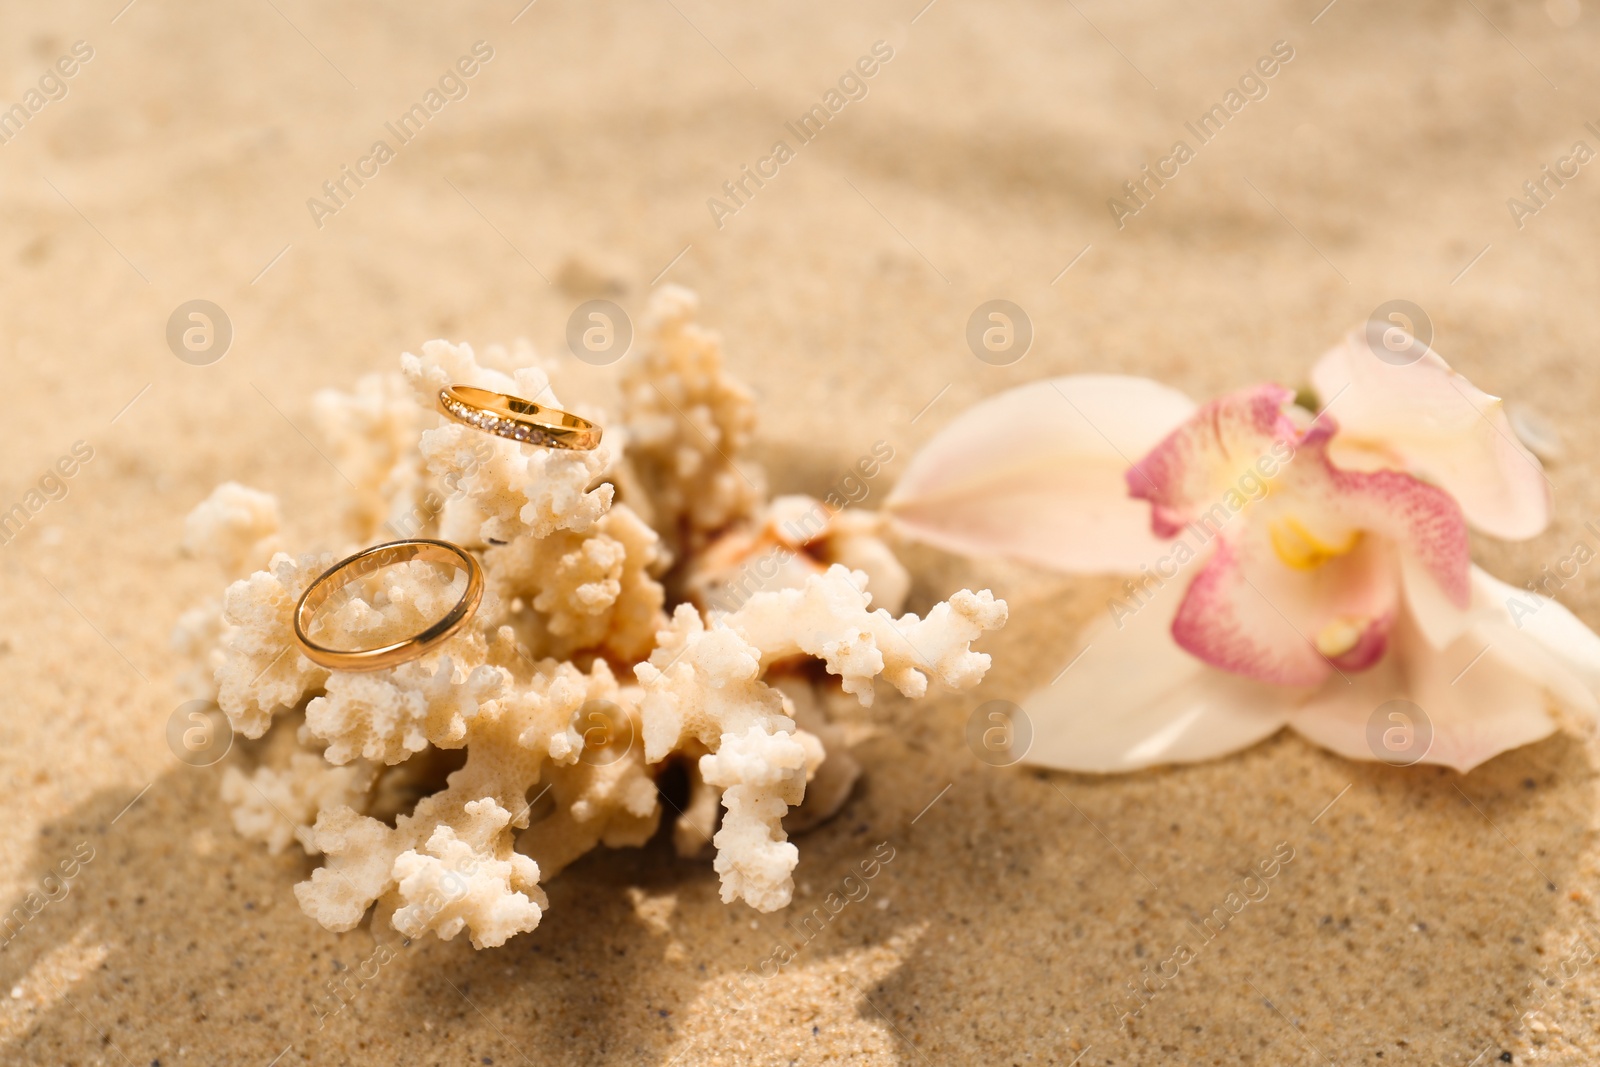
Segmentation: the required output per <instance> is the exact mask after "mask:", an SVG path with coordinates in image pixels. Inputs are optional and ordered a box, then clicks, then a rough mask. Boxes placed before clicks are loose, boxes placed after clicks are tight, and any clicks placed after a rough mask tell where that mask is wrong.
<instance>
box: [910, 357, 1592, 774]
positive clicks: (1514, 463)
mask: <svg viewBox="0 0 1600 1067" xmlns="http://www.w3.org/2000/svg"><path fill="white" fill-rule="evenodd" d="M1415 351H1416V352H1417V353H1419V354H1418V356H1417V358H1416V359H1415V360H1414V361H1412V362H1409V363H1406V364H1403V365H1400V364H1396V363H1392V362H1387V361H1385V360H1382V359H1379V358H1378V357H1377V356H1375V355H1374V354H1373V352H1372V350H1371V349H1369V347H1368V346H1367V344H1366V342H1365V340H1364V335H1363V333H1362V332H1361V331H1357V332H1354V333H1352V334H1351V335H1350V336H1349V337H1347V338H1346V339H1345V341H1344V342H1343V343H1342V344H1340V345H1338V346H1337V347H1335V348H1334V349H1333V350H1332V351H1330V352H1329V353H1328V354H1327V355H1326V356H1324V357H1323V358H1322V359H1321V360H1320V361H1319V362H1318V363H1317V364H1316V367H1315V369H1314V370H1313V373H1312V383H1313V386H1314V388H1315V391H1316V394H1317V397H1318V402H1319V404H1320V406H1321V410H1320V411H1319V412H1317V413H1315V414H1314V413H1313V412H1312V411H1310V410H1307V409H1306V408H1305V407H1303V406H1301V405H1300V404H1297V403H1296V398H1295V394H1294V393H1292V392H1291V391H1290V390H1288V389H1285V388H1283V387H1281V386H1277V385H1271V384H1264V385H1256V386H1252V387H1250V388H1247V389H1243V390H1240V391H1239V392H1236V393H1232V394H1229V395H1227V396H1223V397H1221V398H1219V399H1216V400H1212V401H1210V402H1208V403H1205V404H1202V405H1199V406H1196V405H1195V404H1194V403H1193V402H1192V401H1190V400H1189V399H1188V398H1186V397H1184V396H1183V395H1182V394H1180V393H1177V392H1176V391H1174V390H1172V389H1169V388H1167V387H1166V386H1163V385H1160V384H1158V383H1156V382H1152V381H1148V380H1145V379H1139V378H1129V377H1118V376H1103V375H1102V376H1069V377H1064V378H1057V379H1053V380H1050V381H1044V382H1036V383H1033V384H1031V385H1025V386H1022V387H1020V388H1017V389H1012V390H1010V391H1008V392H1005V393H1001V394H999V395H998V396H995V397H992V398H990V399H989V400H987V401H984V402H983V403H980V404H978V405H977V406H976V407H974V408H972V409H970V410H969V411H967V412H966V413H964V414H963V415H961V416H960V417H958V418H957V419H956V420H955V421H954V422H953V423H952V424H951V425H949V426H948V427H946V428H945V429H944V430H942V431H941V432H940V433H939V434H938V435H936V436H935V437H934V438H933V439H932V440H931V441H930V442H929V443H928V444H927V445H926V446H924V448H923V449H922V450H921V451H920V452H919V453H918V454H917V455H916V456H915V457H914V458H913V460H912V462H911V463H910V465H909V466H908V469H907V471H906V474H905V476H904V478H903V479H902V480H901V481H900V483H899V484H898V485H897V486H896V488H895V490H894V492H893V493H892V494H891V495H890V498H889V500H888V503H887V505H886V510H887V512H888V514H889V516H890V518H891V521H892V522H893V524H894V525H895V527H896V529H897V530H898V531H899V532H900V533H901V534H902V535H905V536H908V537H912V538H916V539H920V540H923V541H926V542H928V543H931V544H934V545H936V546H940V547H943V548H946V549H949V550H953V551H958V552H963V553H966V554H970V555H988V554H994V555H1003V556H1009V557H1011V558H1014V559H1018V560H1021V561H1024V562H1028V563H1032V564H1036V565H1042V566H1046V567H1050V568H1054V569H1057V570H1061V571H1066V572H1069V573H1080V574H1119V575H1124V576H1126V577H1125V580H1124V581H1123V583H1122V586H1121V589H1120V590H1119V591H1118V592H1117V594H1116V595H1114V596H1113V597H1111V598H1110V599H1109V600H1108V602H1107V612H1106V616H1105V617H1104V618H1102V619H1101V620H1100V621H1099V622H1098V623H1096V624H1095V625H1094V626H1092V627H1091V629H1090V630H1089V632H1088V633H1087V634H1086V635H1085V638H1084V640H1083V641H1082V642H1081V648H1080V649H1078V650H1075V658H1072V659H1069V660H1068V661H1067V664H1068V665H1067V667H1066V669H1065V670H1064V671H1063V672H1062V673H1061V674H1060V675H1059V676H1058V677H1057V678H1056V681H1055V682H1053V683H1052V684H1051V685H1049V686H1047V687H1045V688H1044V689H1042V690H1040V691H1039V692H1037V693H1035V694H1033V695H1032V696H1031V697H1030V698H1028V699H1027V700H1026V701H1025V702H1024V704H1023V708H1024V710H1025V711H1026V712H1027V714H1028V717H1029V719H1030V722H1031V725H1032V742H1031V747H1030V748H1029V750H1028V751H1027V752H1026V753H1025V754H1021V755H1023V756H1024V758H1026V759H1027V760H1028V761H1029V762H1031V763H1036V764H1041V765H1044V766H1049V767H1056V768H1061V769H1067V770H1076V771H1092V772H1116V771H1127V770H1133V769H1135V768H1139V767H1145V766H1149V765H1152V764H1158V763H1175V762H1191V761H1196V760H1204V759H1210V758H1214V757H1217V756H1221V755H1224V754H1226V753H1229V752H1233V751H1236V750H1238V749H1241V748H1244V747H1246V746H1248V745H1251V744H1254V743H1255V742H1257V741H1260V740H1262V739H1264V738H1266V737H1268V736H1270V735H1272V734H1274V733H1276V732H1277V731H1278V730H1279V729H1280V728H1282V727H1284V726H1289V727H1292V728H1293V729H1295V730H1296V731H1298V732H1299V733H1300V734H1302V735H1304V736H1305V737H1307V738H1309V739H1310V740H1312V741H1313V742H1315V743H1317V744H1320V745H1322V746H1324V747H1326V748H1328V749H1331V750H1332V751H1334V752H1337V753H1339V754H1341V755H1343V756H1346V757H1350V758H1354V759H1385V760H1387V761H1389V762H1397V763H1411V762H1418V761H1424V762H1429V763H1438V764H1444V765H1447V766H1450V767H1454V768H1456V769H1457V770H1460V771H1467V770H1470V769H1471V768H1472V767H1475V766H1477V765H1478V764H1479V763H1482V762H1483V761H1484V760H1487V759H1489V758H1490V757H1492V756H1494V755H1496V754H1497V753H1500V752H1503V751H1505V750H1507V749H1510V748H1514V747H1516V746H1519V745H1524V744H1528V743H1530V742H1532V741H1536V740H1539V739H1540V738H1543V737H1545V736H1548V735H1549V734H1550V733H1551V732H1553V731H1554V730H1555V729H1556V726H1557V721H1558V720H1557V718H1556V714H1557V713H1562V712H1564V713H1568V714H1573V715H1579V716H1583V717H1586V718H1590V719H1592V718H1593V717H1594V716H1595V715H1596V713H1597V711H1600V704H1597V702H1596V693H1597V692H1600V637H1597V636H1596V635H1595V634H1594V633H1593V632H1591V631H1590V630H1589V629H1587V628H1586V627H1585V626H1584V625H1583V624H1582V623H1580V622H1579V621H1578V620H1577V619H1576V618H1575V617H1574V616H1573V615H1572V614H1571V613H1570V612H1568V611H1567V610H1566V609H1565V608H1563V607H1561V606H1560V605H1559V604H1556V603H1555V602H1553V601H1551V600H1549V599H1548V598H1545V597H1542V596H1539V595H1538V594H1535V593H1530V592H1525V591H1523V590H1519V589H1515V588H1513V587H1511V586H1508V585H1506V584H1504V583H1502V582H1500V581H1498V580H1496V579H1495V578H1493V577H1491V576H1490V575H1488V574H1487V573H1485V572H1484V571H1482V570H1481V569H1479V568H1478V567H1476V566H1474V565H1473V563H1472V561H1471V558H1470V555H1469V542H1468V529H1469V527H1470V528H1475V529H1477V530H1479V531H1480V532H1482V533H1486V534H1489V535H1491V536H1494V537H1499V538H1504V539H1523V538H1528V537H1532V536H1534V535H1536V534H1538V533H1539V532H1540V531H1542V530H1543V529H1544V528H1545V527H1546V526H1547V525H1548V523H1549V521H1550V495H1549V487H1548V481H1547V479H1546V478H1545V475H1544V472H1543V470H1542V469H1541V467H1540V465H1539V461H1538V460H1537V459H1536V458H1535V457H1534V456H1533V455H1532V454H1531V453H1530V452H1529V451H1528V450H1527V449H1526V448H1524V447H1523V446H1522V445H1521V444H1520V443H1518V441H1517V440H1516V438H1515V436H1514V434H1513V432H1512V430H1511V427H1510V424H1509V422H1508V420H1507V419H1506V416H1505V414H1504V412H1503V410H1502V408H1501V405H1500V401H1499V400H1498V399H1497V398H1495V397H1493V396H1490V395H1488V394H1487V393H1484V392H1482V391H1481V390H1478V389H1477V388H1475V387H1474V386H1473V385H1472V384H1471V383H1470V382H1468V381H1467V380H1466V379H1465V378H1463V377H1462V376H1460V375H1459V374H1456V373H1455V372H1453V371H1452V370H1451V369H1450V367H1449V366H1448V365H1447V364H1446V363H1445V361H1444V360H1443V359H1442V358H1441V357H1440V356H1439V355H1438V354H1437V353H1435V352H1433V351H1431V350H1429V349H1426V348H1425V347H1423V346H1420V345H1418V346H1416V347H1415ZM1395 702H1404V703H1403V704H1396V703H1395ZM1396 707H1403V708H1405V709H1407V711H1406V714H1404V715H1400V716H1396V715H1394V714H1392V713H1391V709H1393V708H1396ZM1395 722H1399V723H1402V724H1403V727H1404V729H1403V731H1402V735H1401V736H1402V739H1403V741H1404V745H1402V746H1399V749H1400V750H1399V751H1395V749H1396V747H1397V746H1395V745H1392V744H1390V742H1389V740H1388V739H1389V738H1390V737H1391V736H1394V735H1393V731H1394V730H1395V729H1396V727H1394V726H1393V725H1392V723H1395ZM1380 742H1381V743H1380Z"/></svg>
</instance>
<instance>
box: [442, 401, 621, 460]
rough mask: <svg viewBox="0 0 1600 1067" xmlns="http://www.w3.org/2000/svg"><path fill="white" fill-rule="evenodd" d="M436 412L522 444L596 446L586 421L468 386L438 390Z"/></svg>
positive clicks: (597, 440) (591, 427) (583, 448)
mask: <svg viewBox="0 0 1600 1067" xmlns="http://www.w3.org/2000/svg"><path fill="white" fill-rule="evenodd" d="M439 410H440V411H441V412H442V413H444V414H445V415H448V416H449V417H450V418H452V419H455V420H456V421H457V422H460V423H465V424H466V425H468V426H472V427H475V428H476V429H479V430H482V431H483V432H484V433H492V434H494V435H495V436H496V437H505V438H508V439H509V440H512V441H521V442H523V443H524V444H530V445H540V446H543V447H545V448H571V449H576V450H579V451H586V450H588V449H591V448H593V447H595V446H596V445H598V444H599V443H600V432H601V431H600V427H598V426H596V425H595V424H594V423H592V422H590V421H589V420H588V419H580V418H578V416H576V415H572V414H568V413H567V412H565V411H561V410H559V409H557V408H547V407H542V406H540V405H539V404H535V403H534V402H533V401H531V400H522V399H519V398H517V397H514V396H507V395H506V394H504V393H494V392H490V391H489V390H488V389H475V388H473V387H472V386H470V385H452V386H451V387H450V388H448V389H441V390H439Z"/></svg>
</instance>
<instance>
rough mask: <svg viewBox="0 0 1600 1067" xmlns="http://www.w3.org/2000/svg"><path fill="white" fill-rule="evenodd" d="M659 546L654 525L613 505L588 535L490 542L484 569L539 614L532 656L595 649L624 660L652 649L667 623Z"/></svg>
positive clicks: (505, 592) (499, 587)
mask: <svg viewBox="0 0 1600 1067" xmlns="http://www.w3.org/2000/svg"><path fill="white" fill-rule="evenodd" d="M659 546H660V539H659V538H658V537H657V536H656V534H655V531H654V530H652V529H650V527H648V526H646V525H645V524H644V523H643V522H642V521H640V519H639V517H638V516H637V515H635V514H634V512H633V511H632V510H631V509H630V508H628V507H627V506H626V505H618V506H617V507H614V508H612V509H611V511H609V512H607V513H606V515H605V516H604V517H603V518H602V519H601V520H600V521H599V522H598V523H596V524H595V527H594V528H593V529H592V530H591V531H589V532H588V533H587V534H577V533H573V532H571V531H565V530H563V531H558V532H555V533H552V534H551V535H549V536H548V537H542V538H533V537H523V538H518V539H517V540H516V541H514V542H512V543H511V544H509V545H503V546H502V545H495V546H491V547H490V548H489V549H488V550H487V551H486V552H485V553H484V571H485V573H486V575H487V576H488V580H489V583H490V585H491V586H492V587H493V588H494V589H495V590H496V592H497V593H498V594H499V596H500V598H501V599H502V600H504V601H508V602H509V601H512V600H514V599H517V598H521V599H522V600H524V601H526V603H527V604H528V606H529V607H531V608H532V609H533V611H534V612H535V613H536V615H537V618H538V621H539V623H540V626H539V628H538V632H536V633H534V634H531V635H529V644H530V646H531V647H532V649H533V652H532V654H533V655H535V656H553V657H556V658H561V659H564V658H567V657H570V656H571V655H572V654H573V653H574V652H578V651H581V650H585V649H595V650H604V651H605V652H607V653H609V654H611V655H612V656H615V657H616V658H617V659H619V660H622V661H624V662H629V661H636V660H639V659H643V658H644V657H645V656H647V655H649V653H650V649H651V647H652V646H653V645H654V644H655V634H656V631H657V630H659V629H660V628H661V627H662V626H664V625H665V624H666V616H665V614H664V613H663V612H662V610H661V606H662V604H663V603H664V602H665V600H666V592H665V590H663V589H662V588H661V584H660V583H659V582H658V581H656V580H655V578H654V577H652V576H651V574H650V570H651V568H652V567H654V566H655V565H656V563H657V561H658V560H659V558H660V547H659Z"/></svg>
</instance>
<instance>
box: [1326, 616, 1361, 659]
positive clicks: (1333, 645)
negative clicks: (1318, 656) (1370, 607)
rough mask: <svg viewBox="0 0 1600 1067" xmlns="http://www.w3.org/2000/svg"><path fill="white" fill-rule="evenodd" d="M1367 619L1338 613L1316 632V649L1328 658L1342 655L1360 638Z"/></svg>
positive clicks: (1354, 645)
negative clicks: (1338, 614) (1320, 630)
mask: <svg viewBox="0 0 1600 1067" xmlns="http://www.w3.org/2000/svg"><path fill="white" fill-rule="evenodd" d="M1368 621H1369V620H1367V619H1358V618H1355V617H1354V616H1350V615H1340V616H1339V617H1337V618H1335V619H1334V620H1332V621H1331V622H1329V623H1328V625H1326V626H1324V627H1323V628H1322V632H1320V633H1319V634H1317V642H1316V644H1317V651H1318V652H1321V653H1322V654H1323V655H1324V656H1327V657H1328V658H1329V659H1334V658H1336V657H1338V656H1342V655H1344V654H1345V653H1346V652H1349V651H1350V650H1351V649H1352V648H1355V647H1356V642H1358V641H1360V640H1361V635H1362V634H1364V633H1366V632H1367V623H1368Z"/></svg>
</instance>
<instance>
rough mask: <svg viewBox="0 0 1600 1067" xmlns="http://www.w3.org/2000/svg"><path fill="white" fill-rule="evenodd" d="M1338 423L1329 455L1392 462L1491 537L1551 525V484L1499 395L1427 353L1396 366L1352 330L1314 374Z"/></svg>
mask: <svg viewBox="0 0 1600 1067" xmlns="http://www.w3.org/2000/svg"><path fill="white" fill-rule="evenodd" d="M1312 382H1313V384H1314V385H1315V386H1316V389H1317V392H1318V394H1319V395H1320V396H1321V397H1322V401H1323V403H1324V404H1325V405H1327V410H1328V411H1330V412H1331V413H1332V414H1334V415H1336V416H1337V418H1338V420H1339V425H1340V427H1341V430H1340V434H1339V436H1338V437H1337V438H1335V440H1334V442H1333V446H1332V449H1331V451H1330V453H1329V454H1330V456H1331V457H1332V458H1333V460H1334V462H1335V463H1337V464H1339V465H1340V466H1344V467H1351V468H1357V467H1369V466H1370V465H1371V464H1372V463H1374V462H1375V461H1377V459H1376V458H1375V457H1384V456H1387V457H1388V458H1389V461H1390V462H1391V464H1393V465H1397V466H1400V467H1402V468H1403V469H1405V470H1407V471H1409V472H1410V473H1412V474H1415V475H1417V476H1418V477H1420V478H1424V479H1426V480H1428V481H1430V482H1433V483H1435V484H1437V485H1439V486H1441V487H1442V488H1443V489H1445V490H1446V491H1447V492H1449V493H1450V495H1451V496H1453V497H1455V498H1456V500H1457V501H1459V502H1460V504H1461V508H1462V510H1463V512H1464V513H1465V514H1466V516H1467V521H1468V522H1470V523H1471V524H1472V525H1473V526H1474V527H1476V528H1477V529H1479V530H1482V531H1483V532H1484V533H1487V534H1489V535H1491V536H1493V537H1500V538H1505V539H1508V540H1521V539H1524V538H1528V537H1532V536H1534V535H1535V534H1537V533H1539V532H1540V531H1542V530H1543V529H1544V528H1545V527H1546V526H1547V525H1548V524H1549V522H1550V486H1549V483H1548V481H1546V479H1545V476H1544V470H1543V468H1542V467H1540V465H1539V461H1538V460H1537V459H1536V458H1534V456H1533V454H1532V453H1531V452H1529V451H1528V450H1527V449H1526V448H1524V447H1523V446H1522V444H1521V442H1519V441H1518V440H1517V437H1516V434H1515V432H1513V430H1512V428H1511V424H1510V421H1509V420H1508V419H1507V418H1506V414H1505V411H1504V409H1503V408H1502V405H1501V403H1500V400H1499V399H1498V398H1497V397H1493V396H1490V395H1489V394H1488V393H1485V392H1483V391H1482V390H1481V389H1478V388H1477V387H1476V386H1474V385H1473V384H1472V383H1471V382H1469V381H1467V379H1466V378H1464V377H1462V376H1461V375H1459V374H1457V373H1455V372H1454V371H1452V370H1451V369H1450V366H1449V364H1447V363H1446V362H1445V361H1444V360H1443V359H1442V358H1440V356H1439V355H1438V353H1436V352H1433V351H1431V350H1429V351H1424V352H1423V354H1422V356H1421V357H1420V358H1419V359H1418V360H1417V361H1416V362H1414V363H1410V364H1406V365H1402V366H1397V365H1394V364H1391V363H1386V362H1384V361H1383V360H1380V359H1378V358H1377V357H1376V356H1375V355H1373V353H1372V350H1371V349H1370V348H1368V347H1367V344H1366V341H1365V334H1364V332H1363V331H1360V330H1358V331H1355V332H1353V333H1351V334H1350V335H1348V336H1347V337H1346V338H1345V340H1344V341H1343V343H1341V344H1340V345H1338V346H1336V347H1335V348H1333V350H1332V351H1330V352H1328V353H1327V354H1326V355H1325V356H1323V357H1322V359H1321V360H1320V361H1318V363H1317V365H1316V368H1315V369H1314V370H1313V371H1312Z"/></svg>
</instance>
